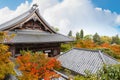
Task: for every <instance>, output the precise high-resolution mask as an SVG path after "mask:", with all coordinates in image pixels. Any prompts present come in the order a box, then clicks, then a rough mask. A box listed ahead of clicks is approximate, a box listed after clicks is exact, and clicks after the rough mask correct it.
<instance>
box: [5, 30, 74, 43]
mask: <svg viewBox="0 0 120 80" xmlns="http://www.w3.org/2000/svg"><path fill="white" fill-rule="evenodd" d="M9 34H15V37H14V38H13V39H12V40H11V41H9V42H5V43H53V42H70V41H73V39H71V38H69V37H67V36H64V35H61V34H58V33H57V34H54V33H47V32H43V31H42V32H40V31H16V32H15V31H11V32H9Z"/></svg>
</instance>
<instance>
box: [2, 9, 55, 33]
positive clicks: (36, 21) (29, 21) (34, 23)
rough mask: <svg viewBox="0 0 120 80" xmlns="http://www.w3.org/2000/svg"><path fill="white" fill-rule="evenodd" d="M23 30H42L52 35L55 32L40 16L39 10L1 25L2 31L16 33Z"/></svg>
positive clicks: (28, 12) (26, 13)
mask: <svg viewBox="0 0 120 80" xmlns="http://www.w3.org/2000/svg"><path fill="white" fill-rule="evenodd" d="M16 29H17V30H21V29H32V30H36V29H37V30H42V31H46V32H50V33H55V31H54V30H53V29H52V28H51V27H50V26H49V25H48V24H47V22H46V21H45V20H44V19H43V18H42V16H41V15H40V14H39V10H38V9H35V10H29V11H27V12H25V13H23V14H22V15H20V16H18V17H16V18H14V19H12V20H10V21H8V22H6V23H4V24H2V25H0V30H1V31H15V30H16Z"/></svg>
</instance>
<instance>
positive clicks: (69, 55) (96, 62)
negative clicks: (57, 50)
mask: <svg viewBox="0 0 120 80" xmlns="http://www.w3.org/2000/svg"><path fill="white" fill-rule="evenodd" d="M58 60H60V62H61V64H62V67H64V68H67V69H69V70H72V71H74V72H76V73H79V74H82V75H85V70H88V71H90V72H91V73H96V72H97V71H98V70H99V69H101V68H102V67H103V64H118V63H119V62H118V61H116V60H115V59H114V58H112V57H110V56H108V55H106V54H104V53H102V52H100V51H96V50H87V49H78V48H73V49H71V50H70V51H68V52H66V53H64V54H62V55H60V56H59V57H58Z"/></svg>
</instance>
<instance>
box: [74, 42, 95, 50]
mask: <svg viewBox="0 0 120 80" xmlns="http://www.w3.org/2000/svg"><path fill="white" fill-rule="evenodd" d="M76 47H77V48H90V49H92V48H94V47H96V44H95V43H94V42H93V41H92V40H80V41H79V42H77V44H76Z"/></svg>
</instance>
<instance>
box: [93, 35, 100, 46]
mask: <svg viewBox="0 0 120 80" xmlns="http://www.w3.org/2000/svg"><path fill="white" fill-rule="evenodd" d="M93 41H94V42H95V43H97V44H101V40H100V36H99V35H98V33H95V34H94V35H93Z"/></svg>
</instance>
